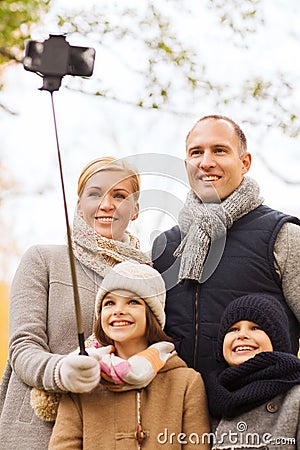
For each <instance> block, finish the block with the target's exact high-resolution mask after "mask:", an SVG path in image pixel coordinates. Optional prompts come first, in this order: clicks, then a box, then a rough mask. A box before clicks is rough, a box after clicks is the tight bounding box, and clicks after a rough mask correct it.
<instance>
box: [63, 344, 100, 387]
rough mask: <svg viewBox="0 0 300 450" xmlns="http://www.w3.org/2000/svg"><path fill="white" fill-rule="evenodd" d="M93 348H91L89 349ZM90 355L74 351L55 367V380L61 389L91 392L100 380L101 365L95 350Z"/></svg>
mask: <svg viewBox="0 0 300 450" xmlns="http://www.w3.org/2000/svg"><path fill="white" fill-rule="evenodd" d="M89 350H91V349H89ZM90 353H91V354H90V356H84V355H79V354H78V352H77V351H76V352H72V353H70V354H69V355H67V356H65V357H64V358H63V359H62V360H61V361H60V362H59V363H58V365H57V367H56V369H55V381H56V383H57V385H58V386H59V388H60V389H62V390H64V391H69V392H74V393H84V392H90V391H91V390H92V389H94V388H95V387H96V386H97V385H98V384H99V382H100V365H99V362H98V358H97V356H96V355H94V352H93V351H92V352H90Z"/></svg>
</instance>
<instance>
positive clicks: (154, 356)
mask: <svg viewBox="0 0 300 450" xmlns="http://www.w3.org/2000/svg"><path fill="white" fill-rule="evenodd" d="M93 346H94V347H96V348H98V349H99V354H100V370H101V384H103V385H105V386H106V387H107V389H109V390H110V391H114V392H121V391H128V390H132V389H142V388H144V387H146V386H148V384H150V383H151V381H152V380H153V378H154V377H155V376H156V374H157V372H158V371H159V370H160V369H162V367H163V366H164V365H165V363H166V362H167V360H168V359H169V358H170V357H171V356H173V355H174V354H176V352H175V351H174V348H175V347H174V344H172V343H170V342H164V341H162V342H157V343H155V344H152V345H150V346H149V347H148V348H147V349H146V350H143V351H142V352H139V353H137V354H136V355H133V356H131V357H130V358H128V359H123V358H120V357H119V356H116V355H115V354H114V350H115V349H114V347H113V346H112V345H108V346H106V347H99V344H98V342H95V343H94V344H93Z"/></svg>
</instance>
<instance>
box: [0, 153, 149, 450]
mask: <svg viewBox="0 0 300 450" xmlns="http://www.w3.org/2000/svg"><path fill="white" fill-rule="evenodd" d="M139 190H140V180H139V176H138V174H137V173H136V172H135V171H134V170H133V169H131V168H130V167H127V166H126V165H125V164H124V163H122V162H120V161H117V160H116V159H115V158H112V157H105V158H99V159H97V160H95V161H92V162H91V163H89V164H88V165H87V166H86V167H85V168H84V169H83V171H82V173H81V175H80V177H79V180H78V206H77V211H76V214H75V218H74V223H73V247H74V253H75V257H76V272H77V279H78V288H79V296H80V302H81V311H82V322H83V329H84V334H85V336H89V334H90V333H91V332H92V329H93V325H94V320H95V317H94V302H95V295H96V293H97V291H98V287H99V285H100V283H101V281H102V279H103V276H104V275H105V273H106V272H107V270H108V268H110V267H111V266H113V265H115V264H116V263H119V262H121V261H124V260H127V259H133V260H135V261H137V262H139V263H143V262H144V263H149V261H148V258H147V257H146V256H145V255H144V254H143V253H142V252H141V251H140V250H139V243H138V240H137V239H136V238H135V237H133V236H132V235H131V234H130V233H128V232H127V231H126V228H127V226H128V224H129V222H130V221H131V220H135V219H136V218H137V216H138V211H139V207H138V196H139ZM77 345H78V343H77V329H76V316H75V309H74V300H73V289H72V280H71V274H70V263H69V256H68V249H67V246H63V245H51V246H41V245H39V246H34V247H32V248H30V249H29V250H28V251H27V252H26V253H25V255H24V256H23V258H22V260H21V263H20V265H19V268H18V270H17V272H16V275H15V277H14V280H13V283H12V288H11V299H10V344H9V362H10V363H9V364H8V365H7V368H6V371H5V374H4V376H3V379H2V385H1V396H0V413H1V420H0V448H3V449H5V450H13V449H20V448H24V449H26V450H29V449H30V450H43V449H46V448H48V442H49V438H50V435H51V430H52V423H49V422H48V423H47V422H43V421H41V420H40V419H39V418H38V417H37V416H36V415H35V414H34V411H33V409H32V407H31V406H30V391H31V388H32V387H35V388H38V389H43V390H46V391H54V392H57V393H59V392H63V391H66V390H67V391H68V390H72V387H73V384H74V380H72V378H70V377H68V376H67V377H65V378H64V381H65V383H64V384H61V383H60V380H58V379H57V376H56V370H55V369H56V367H57V366H58V364H60V365H61V364H63V365H64V366H65V367H66V368H67V369H68V368H69V371H70V369H71V368H72V370H73V372H75V373H77V379H81V380H82V385H81V387H80V391H81V392H86V391H88V390H90V389H92V388H93V387H94V386H95V385H96V384H97V383H98V379H97V373H98V372H97V370H96V366H97V364H98V363H97V361H96V360H95V359H94V358H87V357H84V356H79V355H78V356H76V357H74V358H71V360H72V361H71V362H70V357H69V359H67V357H66V356H62V355H66V354H68V353H70V352H71V351H72V350H74V349H75V348H76V347H77ZM82 359H84V363H83V367H82ZM72 383H73V384H72ZM75 384H76V379H75Z"/></svg>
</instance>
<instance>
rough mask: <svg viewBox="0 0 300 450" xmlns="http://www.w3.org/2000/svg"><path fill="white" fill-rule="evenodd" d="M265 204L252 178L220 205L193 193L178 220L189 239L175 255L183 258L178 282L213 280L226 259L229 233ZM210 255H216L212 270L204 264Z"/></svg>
mask: <svg viewBox="0 0 300 450" xmlns="http://www.w3.org/2000/svg"><path fill="white" fill-rule="evenodd" d="M262 202H263V199H262V198H260V197H259V187H258V184H257V183H256V182H255V181H254V180H252V179H251V178H249V177H244V179H243V181H242V183H241V184H240V186H239V187H238V188H237V189H235V190H234V191H233V193H232V194H231V195H229V197H227V198H226V199H225V200H223V201H222V202H220V203H202V202H201V200H200V199H199V197H197V195H196V194H195V193H194V192H193V191H190V192H189V193H188V195H187V199H186V202H185V205H184V207H183V209H182V210H181V211H180V213H179V219H178V223H179V227H180V230H181V231H182V232H183V234H184V235H185V236H184V238H183V240H182V242H181V243H180V245H179V246H178V247H177V249H176V250H175V252H174V256H176V257H181V263H180V269H179V275H178V281H179V282H181V281H183V280H184V279H186V278H188V279H191V280H196V281H198V282H199V283H200V282H204V281H205V280H206V279H207V278H209V276H210V275H211V274H212V273H213V270H214V269H215V267H216V265H217V264H218V262H219V259H220V257H221V256H222V251H223V248H224V245H225V238H226V230H227V229H229V228H231V226H232V225H233V223H234V222H236V221H237V220H239V219H240V218H241V217H243V216H244V215H245V214H248V213H249V212H250V211H252V210H254V209H256V208H257V207H258V206H259V205H261V204H262ZM222 240H223V246H222V248H221V247H220V243H221V244H222ZM216 241H219V243H218V246H216V248H215V250H216V251H217V254H216V252H214V251H213V250H214V249H213V243H214V242H216ZM209 251H212V253H211V254H212V257H213V258H212V260H211V262H212V263H213V267H212V268H209V267H208V264H204V263H205V261H206V258H207V255H208V252H209ZM218 255H219V258H218ZM207 263H208V260H207ZM205 266H206V267H205ZM205 268H206V270H205ZM211 269H213V270H212V271H211Z"/></svg>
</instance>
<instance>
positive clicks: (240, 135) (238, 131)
mask: <svg viewBox="0 0 300 450" xmlns="http://www.w3.org/2000/svg"><path fill="white" fill-rule="evenodd" d="M206 119H213V120H225V121H226V122H229V123H230V124H231V125H232V126H233V129H234V131H235V133H236V135H237V137H238V140H239V143H240V156H243V155H244V154H245V153H246V152H247V139H246V136H245V133H244V132H243V130H242V129H241V127H240V126H239V125H238V124H237V123H236V122H234V120H232V119H230V117H227V116H222V115H219V114H211V115H208V116H203V117H201V119H199V120H198V121H197V122H196V123H195V125H194V126H193V127H192V128H191V130H190V131H189V133H188V135H187V137H186V141H185V142H187V140H188V138H189V135H190V134H191V131H192V130H193V129H194V128H195V126H196V125H197V124H198V123H200V122H202V121H204V120H206Z"/></svg>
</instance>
